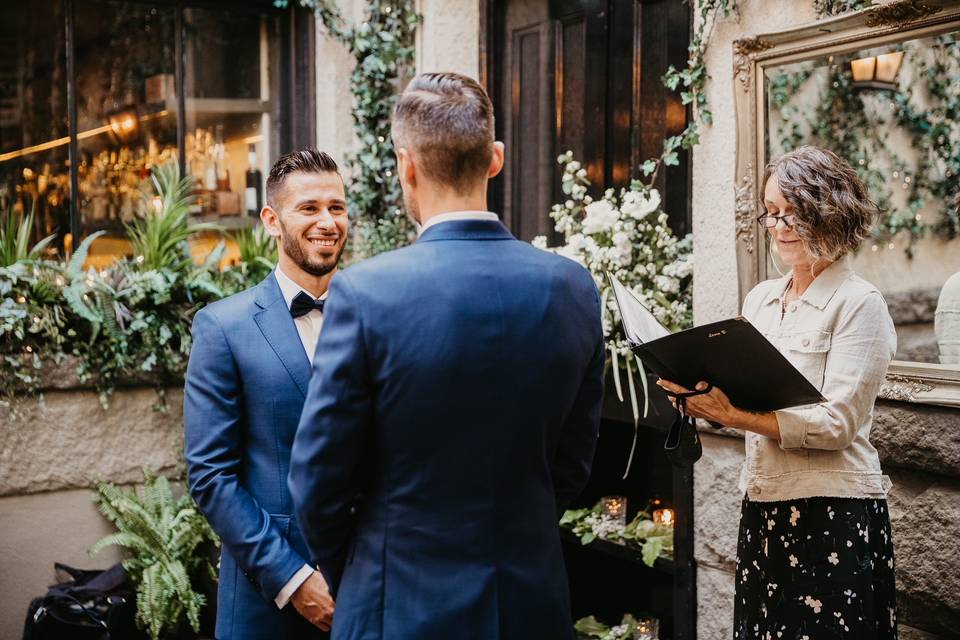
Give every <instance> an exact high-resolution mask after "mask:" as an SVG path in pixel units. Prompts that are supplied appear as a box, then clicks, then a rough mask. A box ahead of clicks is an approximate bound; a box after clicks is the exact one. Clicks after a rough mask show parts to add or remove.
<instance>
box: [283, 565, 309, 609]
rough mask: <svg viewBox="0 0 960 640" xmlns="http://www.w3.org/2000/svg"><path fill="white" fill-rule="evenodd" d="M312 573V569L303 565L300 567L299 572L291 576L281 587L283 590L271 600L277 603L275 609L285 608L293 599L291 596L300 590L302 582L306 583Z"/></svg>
mask: <svg viewBox="0 0 960 640" xmlns="http://www.w3.org/2000/svg"><path fill="white" fill-rule="evenodd" d="M312 573H313V568H311V567H310V565H308V564H305V565H303V566H302V567H300V570H299V571H297V572H296V573H295V574H293V577H292V578H290V580H288V581H287V584H285V585H283V589H280V593H278V594H277V597H276V598H274V599H273V601H274V602H275V603H277V609H283V608H284V607H285V606H287V603H288V602H290V598H292V597H293V594H294V593H296V591H297V589H299V588H300V585H302V584H303V583H304V582H306V581H307V578H309V577H310V575H311V574H312Z"/></svg>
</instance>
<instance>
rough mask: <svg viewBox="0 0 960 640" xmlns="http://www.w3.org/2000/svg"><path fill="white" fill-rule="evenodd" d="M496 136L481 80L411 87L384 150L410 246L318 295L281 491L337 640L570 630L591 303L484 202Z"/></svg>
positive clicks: (427, 80) (595, 308)
mask: <svg viewBox="0 0 960 640" xmlns="http://www.w3.org/2000/svg"><path fill="white" fill-rule="evenodd" d="M493 132H494V128H493V108H492V105H491V104H490V100H489V98H488V97H487V94H486V93H485V92H484V90H483V89H482V88H481V87H480V86H479V85H478V84H477V83H476V82H474V81H473V80H471V79H469V78H466V77H463V76H459V75H456V74H425V75H421V76H418V77H417V78H415V79H414V80H413V81H412V82H411V84H410V85H409V86H408V88H407V89H406V91H405V92H404V94H403V95H402V97H401V98H400V100H399V102H398V103H397V106H396V109H395V112H394V121H393V139H394V144H395V148H396V149H397V159H398V164H397V169H398V175H399V178H400V182H401V185H402V187H403V192H404V197H405V200H406V205H407V209H408V211H409V213H410V214H411V216H412V217H413V218H414V219H415V220H416V221H418V222H419V223H420V224H421V226H422V235H421V236H420V238H419V239H418V240H417V242H416V243H415V244H414V245H413V246H410V247H407V248H404V249H400V250H398V251H393V252H390V253H387V254H384V255H382V256H378V257H376V258H373V259H370V260H367V261H364V262H362V263H360V264H358V265H356V266H353V267H351V268H350V269H348V270H346V271H344V272H342V273H340V274H338V275H337V276H336V277H335V278H334V279H333V282H332V284H331V287H330V304H329V305H328V307H327V320H326V322H327V324H326V325H325V328H324V332H323V335H322V336H321V338H320V343H319V346H318V352H322V353H323V363H322V365H319V366H318V365H315V366H314V370H313V378H312V380H311V382H310V390H309V392H308V394H307V399H306V402H305V404H304V410H303V415H302V417H301V420H300V426H299V428H298V430H297V435H296V439H295V440H294V446H293V452H292V457H291V463H290V480H289V482H290V490H291V496H292V497H293V501H294V505H295V507H296V510H297V514H298V516H299V518H300V523H301V527H302V529H303V531H304V535H305V537H306V539H307V546H308V547H309V548H310V551H311V553H312V554H313V555H314V557H315V558H316V559H317V561H318V563H319V566H320V568H321V570H322V572H323V573H324V574H325V575H326V578H327V580H328V582H330V583H331V584H332V585H334V587H335V593H336V597H337V608H336V613H335V614H334V620H333V631H332V637H333V638H334V640H381V639H390V640H496V639H503V640H529V639H531V638H537V639H538V640H539V639H543V640H564V639H570V638H572V637H573V628H572V625H573V622H572V620H571V613H570V604H569V589H568V586H567V579H566V572H565V569H564V562H563V555H562V552H561V546H560V533H559V529H558V525H557V523H558V519H559V517H560V514H561V513H562V511H563V509H564V507H565V506H566V505H567V503H568V502H569V501H570V500H571V499H572V498H573V497H575V496H576V495H577V494H578V493H579V492H580V490H581V489H582V487H583V485H584V484H585V482H586V480H587V478H588V475H589V473H590V466H591V463H592V459H593V452H594V445H595V442H596V437H597V429H598V425H599V421H600V405H601V399H602V390H603V383H602V380H603V362H604V346H603V335H602V328H601V321H600V302H599V299H598V294H597V289H596V286H595V284H594V282H593V279H592V277H591V276H590V274H589V273H588V272H587V271H586V270H585V269H584V268H583V267H581V266H580V265H578V264H576V263H575V262H573V261H571V260H568V259H567V258H563V257H559V256H556V255H553V254H550V253H547V252H545V251H541V250H539V249H536V248H534V247H532V246H531V245H529V244H527V243H525V242H520V241H518V240H517V239H516V238H514V237H513V236H512V235H511V234H510V232H509V231H508V230H507V228H506V227H504V225H503V224H501V223H500V221H499V220H498V219H497V216H496V215H495V214H493V213H490V212H488V211H487V210H486V209H487V203H486V191H487V180H488V179H489V178H490V177H492V176H494V175H496V174H497V173H498V172H499V171H500V169H501V167H502V165H503V145H502V144H501V143H499V142H494V133H493ZM358 496H359V499H358Z"/></svg>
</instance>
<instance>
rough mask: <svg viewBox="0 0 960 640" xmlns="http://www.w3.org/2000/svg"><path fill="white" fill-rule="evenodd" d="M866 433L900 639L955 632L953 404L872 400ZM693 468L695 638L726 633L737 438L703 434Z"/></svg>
mask: <svg viewBox="0 0 960 640" xmlns="http://www.w3.org/2000/svg"><path fill="white" fill-rule="evenodd" d="M872 440H873V442H874V444H875V445H876V446H877V449H878V451H879V452H880V457H881V462H882V464H883V467H884V471H885V472H886V473H887V474H888V475H889V476H890V477H891V479H892V480H893V484H894V486H893V490H892V492H891V494H890V497H889V504H890V514H891V520H892V525H893V536H894V548H895V554H896V562H897V590H898V594H897V602H898V606H899V618H900V621H901V625H902V628H901V631H902V635H901V637H903V638H927V639H934V638H950V637H956V634H957V630H958V629H960V419H958V413H957V411H956V410H952V409H946V408H939V407H921V406H919V405H907V404H902V403H894V402H885V401H880V402H878V403H877V416H876V419H875V423H874V427H873V434H872ZM703 445H704V455H703V458H702V459H701V460H700V461H699V462H698V463H697V466H696V468H695V470H694V500H695V506H694V527H695V534H694V536H695V548H694V556H695V558H696V560H697V599H698V620H697V624H698V637H699V638H701V639H704V640H721V639H722V640H728V639H729V638H730V637H732V628H731V627H732V623H733V572H734V566H735V563H736V552H737V528H738V522H739V513H740V495H739V492H738V489H737V477H738V474H739V471H740V465H741V463H742V462H743V457H744V454H743V440H742V438H739V437H736V436H735V435H732V436H731V432H724V434H723V435H717V434H716V432H712V431H710V432H704V433H703Z"/></svg>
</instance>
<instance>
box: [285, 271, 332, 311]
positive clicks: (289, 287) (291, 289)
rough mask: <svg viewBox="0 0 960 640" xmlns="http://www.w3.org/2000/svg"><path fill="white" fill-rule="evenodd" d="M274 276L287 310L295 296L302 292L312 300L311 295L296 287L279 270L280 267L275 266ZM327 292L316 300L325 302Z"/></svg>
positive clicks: (295, 284) (288, 277) (296, 285)
mask: <svg viewBox="0 0 960 640" xmlns="http://www.w3.org/2000/svg"><path fill="white" fill-rule="evenodd" d="M273 273H274V275H275V276H276V278H277V284H279V285H280V293H282V294H283V300H284V302H286V303H287V309H289V308H290V305H291V304H293V299H294V298H296V297H297V294H298V293H300V292H301V291H303V292H304V293H306V294H307V295H308V296H310V297H311V298H313V294H312V293H310V292H309V291H307V290H305V289H304V288H303V287H301V286H300V285H298V284H297V283H296V282H294V281H293V280H291V279H290V276H288V275H287V274H285V273H284V272H283V269H281V268H280V265H277V268H276V269H274V270H273ZM326 299H327V292H326V291H324V292H323V295H321V296H320V297H319V298H317V300H326Z"/></svg>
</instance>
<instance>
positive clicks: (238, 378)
mask: <svg viewBox="0 0 960 640" xmlns="http://www.w3.org/2000/svg"><path fill="white" fill-rule="evenodd" d="M309 379H310V363H309V361H308V359H307V355H306V353H305V352H304V350H303V344H302V343H301V341H300V337H299V335H298V334H297V329H296V326H295V325H294V323H293V318H292V317H291V316H290V312H289V311H288V309H287V306H286V303H285V302H284V299H283V295H282V294H281V292H280V285H279V284H277V280H276V277H275V276H274V275H273V274H271V275H270V276H268V277H267V278H266V279H265V280H264V281H263V282H261V283H260V284H259V285H257V286H256V287H253V288H252V289H248V290H247V291H244V292H242V293H239V294H237V295H234V296H231V297H229V298H226V299H224V300H221V301H219V302H216V303H214V304H211V305H209V306H208V307H206V308H204V309H201V310H200V311H199V312H198V313H197V315H196V317H195V318H194V320H193V349H192V351H191V353H190V363H189V365H188V367H187V378H186V387H185V392H184V403H183V418H184V429H185V448H186V458H187V474H188V478H189V483H190V493H191V495H193V497H194V499H195V500H196V501H197V504H198V505H199V506H200V510H201V511H203V513H204V515H206V517H207V519H208V520H209V521H210V524H211V525H212V526H213V529H214V530H215V531H216V532H217V534H218V535H219V536H220V539H221V541H222V543H223V548H222V553H221V557H220V585H219V591H218V598H217V637H218V638H220V639H221V640H247V639H249V640H261V639H262V640H266V639H269V640H275V639H276V638H278V637H296V638H314V637H317V638H319V637H326V635H325V634H321V633H320V631H319V630H318V629H316V628H315V627H313V626H311V625H309V624H308V623H307V622H306V620H304V619H303V618H302V617H301V616H300V615H299V614H298V613H297V611H296V610H295V609H294V608H293V605H287V606H286V607H285V608H284V609H283V611H280V610H279V609H277V606H276V604H275V603H274V601H273V600H274V598H275V597H276V596H277V594H278V593H279V592H280V590H281V589H282V588H283V586H284V585H285V584H286V583H287V581H288V580H289V579H290V578H291V577H293V574H294V573H296V572H297V571H298V570H299V569H300V568H301V567H302V566H303V565H304V563H306V562H307V559H308V558H309V554H308V552H307V547H306V544H305V542H304V540H303V537H302V536H301V535H300V531H299V528H298V527H297V522H296V520H295V518H294V517H293V515H292V514H293V506H292V503H291V500H290V494H289V492H288V490H287V484H286V477H287V470H288V465H289V460H290V447H291V445H292V444H293V436H294V433H295V431H296V428H297V422H298V420H299V418H300V410H301V408H302V407H303V400H304V394H305V393H306V391H307V385H308V383H309ZM310 564H311V565H312V564H314V563H310Z"/></svg>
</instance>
